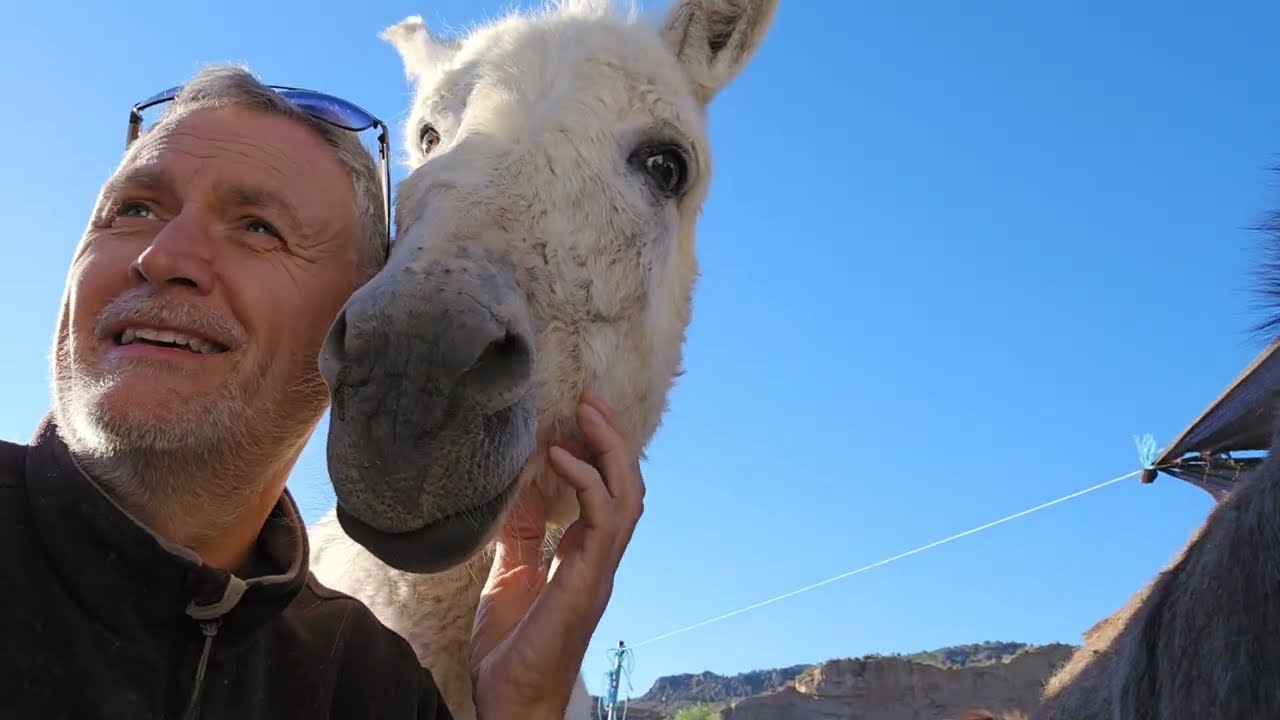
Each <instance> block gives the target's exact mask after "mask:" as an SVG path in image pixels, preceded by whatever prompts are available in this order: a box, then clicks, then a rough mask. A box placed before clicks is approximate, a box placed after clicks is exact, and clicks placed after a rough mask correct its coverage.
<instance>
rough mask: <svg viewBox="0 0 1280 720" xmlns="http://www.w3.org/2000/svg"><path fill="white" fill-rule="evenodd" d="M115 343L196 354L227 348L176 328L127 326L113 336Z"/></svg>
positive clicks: (209, 353) (224, 350) (217, 351)
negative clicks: (150, 346) (149, 346)
mask: <svg viewBox="0 0 1280 720" xmlns="http://www.w3.org/2000/svg"><path fill="white" fill-rule="evenodd" d="M113 339H114V340H115V343H116V344H117V345H121V346H123V345H135V344H138V345H152V346H154V347H163V348H171V349H174V350H186V351H188V352H192V353H196V354H197V355H216V354H218V353H224V352H226V351H227V350H228V348H227V346H226V345H223V344H222V343H220V342H218V341H216V340H210V339H208V338H203V337H199V336H197V335H191V334H189V333H184V332H180V331H177V330H163V329H160V328H151V327H142V326H129V327H126V328H124V329H123V330H121V331H120V332H118V333H116V334H115V336H114V337H113Z"/></svg>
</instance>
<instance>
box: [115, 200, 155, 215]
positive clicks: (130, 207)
mask: <svg viewBox="0 0 1280 720" xmlns="http://www.w3.org/2000/svg"><path fill="white" fill-rule="evenodd" d="M116 214H117V215H120V216H121V217H150V216H151V215H152V214H153V213H152V212H151V208H149V207H147V206H146V205H143V204H142V203H137V202H127V203H122V204H121V205H120V207H119V209H118V210H117V211H116Z"/></svg>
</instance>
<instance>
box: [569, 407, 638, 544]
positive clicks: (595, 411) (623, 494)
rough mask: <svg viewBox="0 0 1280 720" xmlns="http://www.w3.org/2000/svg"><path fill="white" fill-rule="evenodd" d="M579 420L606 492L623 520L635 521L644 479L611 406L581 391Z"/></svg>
mask: <svg viewBox="0 0 1280 720" xmlns="http://www.w3.org/2000/svg"><path fill="white" fill-rule="evenodd" d="M578 423H579V426H580V427H581V428H582V434H583V436H584V437H586V440H587V443H588V444H589V445H590V446H591V449H592V451H594V452H595V454H596V458H597V460H598V462H599V465H600V471H601V472H602V473H603V475H604V482H605V485H606V486H607V487H608V488H609V494H610V495H612V496H613V497H614V498H615V499H616V500H617V509H618V510H619V511H620V512H621V513H622V521H623V523H630V524H634V523H635V522H636V521H637V520H638V519H639V518H640V515H641V514H642V513H643V511H644V495H645V486H644V479H643V476H642V475H641V473H640V461H639V458H638V457H637V454H636V452H635V451H634V450H633V449H632V448H631V447H630V445H629V444H628V443H627V441H626V440H625V439H624V438H623V437H622V434H621V433H620V432H618V429H617V423H616V421H615V419H614V417H613V410H612V409H611V408H610V407H609V405H608V404H607V403H606V402H605V401H604V398H602V397H600V396H599V395H597V394H595V393H591V392H588V393H584V395H583V403H582V405H581V407H580V408H579V410H578Z"/></svg>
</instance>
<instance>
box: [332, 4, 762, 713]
mask: <svg viewBox="0 0 1280 720" xmlns="http://www.w3.org/2000/svg"><path fill="white" fill-rule="evenodd" d="M776 6H777V0H677V1H676V2H675V5H674V7H673V8H672V9H671V10H670V11H669V12H668V14H667V15H666V17H665V19H664V20H663V21H662V22H661V24H660V26H659V27H656V28H655V27H650V26H646V25H645V24H643V23H641V22H640V21H639V20H638V19H637V18H636V16H635V13H634V12H630V13H624V12H622V11H620V10H616V9H614V8H612V7H611V6H610V5H609V4H607V3H590V2H560V3H557V4H555V5H553V6H552V7H549V8H546V9H544V10H543V11H541V12H538V13H529V14H520V13H516V14H512V15H509V16H507V17H504V18H502V19H499V20H496V21H493V22H490V23H487V24H485V25H483V26H481V27H478V28H476V29H474V30H472V31H470V32H468V33H467V34H466V36H465V37H463V38H462V39H460V40H456V41H444V40H441V39H438V38H436V37H433V36H432V34H431V33H430V32H429V31H428V29H427V27H426V25H425V24H424V23H423V22H422V20H421V18H418V17H411V18H408V19H406V20H404V21H402V22H400V23H399V24H397V25H395V26H393V27H391V28H389V29H388V30H386V31H385V32H384V33H383V35H382V37H383V38H384V39H386V40H387V41H389V42H390V43H391V44H392V45H394V46H395V48H396V49H397V51H398V52H399V54H400V57H401V59H402V61H403V63H404V67H405V71H406V73H407V75H408V77H409V79H410V80H411V82H412V83H413V86H414V91H415V94H414V99H413V107H412V110H411V112H410V114H409V118H408V122H407V124H406V126H405V130H404V135H405V139H406V141H407V145H408V151H409V155H410V164H411V166H412V168H413V171H412V173H411V174H410V175H409V176H408V177H407V178H406V179H405V180H404V181H403V182H402V183H401V184H400V185H399V187H398V188H397V204H396V221H397V237H396V243H395V247H394V250H393V252H392V255H391V258H390V260H389V262H388V264H387V266H386V267H385V268H384V269H383V270H382V271H381V272H380V273H379V274H378V275H377V276H376V277H375V278H374V279H373V280H372V281H370V282H369V283H368V284H367V285H366V286H364V287H363V288H362V289H360V290H359V291H358V292H357V293H355V295H354V296H353V297H352V298H351V300H350V302H348V303H347V305H346V307H344V308H343V311H342V314H341V315H340V317H339V319H338V320H337V322H336V323H335V324H334V328H333V332H332V334H331V335H330V337H329V340H328V343H327V344H326V347H325V351H324V353H323V355H322V359H321V366H322V371H323V372H324V375H325V379H326V380H327V381H328V383H329V387H330V389H331V391H332V396H333V406H332V414H331V416H330V428H329V437H328V452H329V469H330V476H331V480H332V482H333V487H334V489H335V491H336V495H337V507H336V509H335V511H334V512H332V513H330V514H329V515H328V516H327V517H326V518H324V519H323V520H321V521H320V522H319V523H318V524H317V525H316V527H314V528H313V529H312V533H313V535H312V537H313V538H314V540H313V548H314V550H313V555H312V562H313V567H314V570H315V573H316V575H317V577H318V578H319V579H320V581H321V582H323V583H325V584H326V585H328V586H330V587H332V588H334V589H337V590H340V591H342V592H345V593H348V594H350V595H353V596H355V597H357V598H359V599H360V600H362V601H363V602H365V603H367V604H368V605H369V607H370V608H372V609H373V611H374V612H375V613H376V614H377V615H378V617H380V618H381V619H382V621H383V622H384V623H386V624H387V625H388V626H390V627H391V628H392V629H394V630H395V631H397V632H399V633H400V634H402V635H403V636H404V637H405V638H407V639H408V640H409V642H410V643H411V644H412V645H413V647H414V648H415V649H416V651H417V653H418V657H419V658H420V659H421V661H422V663H423V664H424V665H425V666H427V667H428V668H430V669H431V671H432V672H433V673H434V675H435V677H436V679H437V681H438V683H439V684H440V687H441V690H442V692H443V694H444V696H445V699H446V701H447V703H448V705H449V707H450V708H451V710H452V712H453V714H454V716H455V717H457V718H459V719H460V720H469V719H470V718H474V716H475V708H474V705H473V702H472V687H471V680H470V677H469V672H468V657H469V638H470V632H471V627H472V621H473V619H474V617H475V612H476V607H477V603H478V600H479V593H480V590H481V586H482V583H483V581H484V578H485V577H486V576H487V573H488V569H489V564H490V562H491V560H492V554H491V552H490V543H491V541H492V538H493V534H494V531H495V529H496V528H497V526H498V525H499V524H500V523H501V522H502V521H503V519H504V517H505V516H506V514H507V513H508V512H509V511H510V506H511V502H512V498H513V496H514V495H515V494H516V492H517V491H518V488H520V487H523V486H524V485H525V484H526V483H536V485H537V487H538V488H539V490H540V491H541V492H542V493H543V494H544V496H545V497H546V498H547V500H548V507H549V508H550V509H551V511H552V515H553V518H554V522H553V523H552V524H551V525H550V526H548V528H547V538H548V543H547V545H548V547H549V551H550V548H553V547H554V544H555V542H556V540H557V539H558V537H559V534H560V533H561V532H562V531H563V528H564V527H565V526H566V525H567V524H568V523H570V522H572V520H573V519H574V518H575V517H576V514H577V511H578V510H577V505H576V499H575V497H574V495H573V493H572V492H571V490H570V488H569V486H568V484H567V483H565V482H564V481H563V480H561V479H560V478H559V477H557V476H556V475H555V474H554V473H553V472H551V471H550V470H549V468H548V465H547V463H546V455H545V453H546V449H547V447H548V445H549V444H550V443H552V442H557V443H564V442H570V443H573V442H574V438H573V435H575V434H576V433H577V430H576V425H575V422H574V417H575V411H576V404H577V401H578V398H579V395H580V393H581V391H582V390H583V389H584V388H589V389H592V390H594V391H596V392H598V393H600V394H601V395H602V396H603V397H604V398H605V399H606V400H607V401H608V402H609V403H610V404H611V405H612V406H613V408H614V409H615V412H616V415H617V417H618V418H619V420H620V422H622V423H624V424H625V426H624V427H623V428H620V429H621V430H622V431H623V432H624V434H625V435H626V436H627V438H628V440H629V441H630V442H631V443H632V444H633V446H634V447H636V448H641V449H643V448H644V447H645V446H646V445H647V444H648V442H649V439H650V438H651V436H652V435H653V434H654V432H655V431H656V429H657V427H658V424H659V421H660V419H661V417H662V414H663V412H664V410H665V408H666V404H667V393H668V391H669V389H670V388H671V385H672V383H673V382H674V379H675V377H676V376H677V375H678V374H679V372H680V364H681V355H682V346H683V342H684V335H685V330H686V326H687V325H688V322H689V317H690V300H691V295H692V293H693V286H694V282H695V279H696V277H697V274H698V268H697V261H696V257H695V252H694V230H695V225H696V221H697V217H698V214H699V212H700V209H701V207H702V204H703V201H704V198H705V197H706V195H707V188H708V184H709V182H710V179H711V155H710V147H709V142H708V134H707V128H706V124H705V123H706V109H707V105H708V103H709V102H710V101H711V100H712V99H713V98H714V97H715V96H716V94H717V92H718V91H720V90H721V89H722V88H723V87H725V85H726V84H727V83H729V82H730V81H731V80H733V79H734V78H735V77H736V76H737V75H738V73H739V72H740V71H741V70H742V68H743V67H744V66H745V65H746V64H747V62H748V61H749V60H750V58H751V57H752V55H753V54H754V53H755V51H756V49H757V48H758V46H759V45H760V43H761V41H762V40H763V38H764V36H765V33H766V31H767V30H768V28H769V27H770V25H771V24H772V22H773V18H774V14H775V10H776ZM589 703H590V698H589V696H588V695H587V694H586V690H585V686H584V685H583V684H582V682H581V678H579V683H578V687H577V688H576V692H575V695H574V700H573V702H572V703H571V705H570V712H569V714H568V717H572V718H575V719H578V718H586V717H589V716H591V714H592V713H591V706H590V704H589Z"/></svg>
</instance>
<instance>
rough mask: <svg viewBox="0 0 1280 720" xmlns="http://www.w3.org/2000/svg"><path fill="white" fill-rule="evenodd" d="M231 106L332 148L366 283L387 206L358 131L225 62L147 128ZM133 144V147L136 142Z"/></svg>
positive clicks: (379, 257)
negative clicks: (358, 235)
mask: <svg viewBox="0 0 1280 720" xmlns="http://www.w3.org/2000/svg"><path fill="white" fill-rule="evenodd" d="M231 105H235V106H240V107H248V108H252V109H255V110H260V111H263V112H267V113H271V114H273V115H280V116H283V117H286V118H289V119H292V120H295V121H297V122H301V123H304V124H306V125H307V126H308V127H310V128H311V129H312V130H314V131H315V132H316V133H318V134H319V135H320V137H321V138H323V139H324V141H325V142H326V143H328V144H329V145H330V146H331V147H332V148H334V150H336V151H337V153H338V158H339V159H340V160H341V161H342V164H343V165H344V166H346V168H347V170H348V171H349V172H350V173H351V180H352V183H353V186H354V188H355V197H356V213H357V222H358V223H359V226H360V228H361V231H362V234H363V236H364V237H363V240H364V242H363V244H362V247H363V252H361V253H360V255H359V257H358V260H357V262H358V263H359V265H360V267H359V270H360V276H359V277H360V282H361V283H364V282H365V281H367V280H368V279H369V278H370V277H372V276H373V274H374V273H376V272H377V271H378V269H380V268H381V267H382V264H383V261H384V258H385V253H386V245H387V232H388V230H387V221H386V214H385V213H386V205H385V204H384V201H383V196H382V173H381V172H380V171H379V170H378V165H377V163H376V162H375V161H374V159H373V156H372V155H371V154H370V153H369V150H368V149H367V148H366V147H365V146H364V143H363V142H361V140H360V136H359V135H357V134H356V133H354V132H351V131H349V130H344V129H342V128H339V127H336V126H334V125H330V124H329V123H327V122H325V121H323V120H320V119H319V118H316V117H313V116H311V115H310V114H308V113H306V112H304V111H302V110H300V109H298V108H297V107H295V106H294V105H293V104H292V103H290V102H289V101H288V100H286V99H284V98H283V97H281V96H280V95H278V94H276V92H275V91H273V90H272V89H271V88H269V87H267V85H266V84H264V83H262V82H260V81H259V80H258V79H257V78H255V77H254V76H253V74H252V73H250V72H249V69H248V68H246V67H242V66H238V65H227V64H214V65H209V66H207V67H205V68H204V69H202V70H200V71H199V72H197V73H196V74H195V75H194V76H193V77H192V78H191V79H190V80H188V81H187V82H186V83H184V84H183V86H182V89H181V90H180V91H179V93H178V96H177V97H175V98H174V99H173V101H172V102H170V103H169V104H168V106H166V107H165V109H164V112H163V113H161V115H160V118H159V119H158V120H157V121H156V122H155V124H154V125H152V126H151V128H150V129H149V130H148V131H147V132H154V131H155V130H156V129H157V128H160V127H162V126H164V125H167V124H171V123H173V122H174V121H176V120H177V119H179V118H181V117H182V116H184V115H186V114H188V113H190V112H192V111H195V110H200V109H207V108H217V107H227V106H231ZM134 147H137V144H136V143H135V145H134ZM131 149H132V148H131ZM130 156H131V153H126V154H125V157H124V162H128V161H129V158H130ZM388 190H390V188H388Z"/></svg>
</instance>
